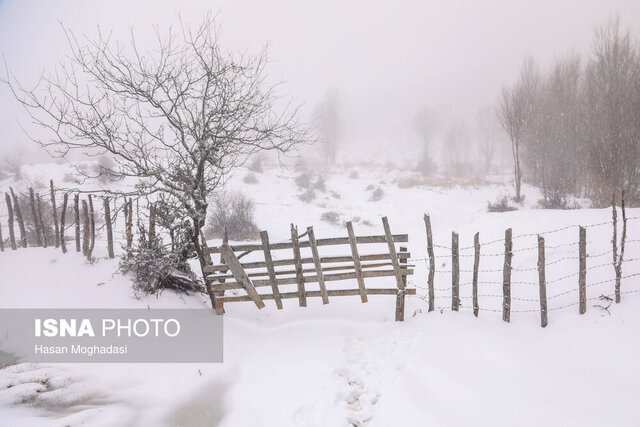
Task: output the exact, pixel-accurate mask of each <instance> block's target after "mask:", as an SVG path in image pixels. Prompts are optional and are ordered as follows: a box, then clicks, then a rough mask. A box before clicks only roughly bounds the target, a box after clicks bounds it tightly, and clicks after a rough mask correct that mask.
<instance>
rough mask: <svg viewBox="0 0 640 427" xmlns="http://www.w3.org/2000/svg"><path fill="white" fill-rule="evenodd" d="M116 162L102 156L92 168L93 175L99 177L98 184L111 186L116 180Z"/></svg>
mask: <svg viewBox="0 0 640 427" xmlns="http://www.w3.org/2000/svg"><path fill="white" fill-rule="evenodd" d="M114 167H115V162H114V161H113V159H112V158H111V157H108V156H100V158H99V159H98V161H97V162H96V163H95V164H94V165H93V166H92V167H91V169H92V174H93V175H94V176H97V179H98V182H99V183H101V184H109V183H111V182H114V181H115V180H116V178H115V175H114V173H113V168H114Z"/></svg>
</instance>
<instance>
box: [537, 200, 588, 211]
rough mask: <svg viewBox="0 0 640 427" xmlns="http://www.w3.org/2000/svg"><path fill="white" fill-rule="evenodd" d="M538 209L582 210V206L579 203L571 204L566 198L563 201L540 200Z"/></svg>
mask: <svg viewBox="0 0 640 427" xmlns="http://www.w3.org/2000/svg"><path fill="white" fill-rule="evenodd" d="M536 207H538V208H540V209H580V204H579V203H578V202H575V201H574V202H573V203H571V202H569V201H568V200H567V199H565V198H561V199H548V200H545V199H540V200H538V203H537V205H536Z"/></svg>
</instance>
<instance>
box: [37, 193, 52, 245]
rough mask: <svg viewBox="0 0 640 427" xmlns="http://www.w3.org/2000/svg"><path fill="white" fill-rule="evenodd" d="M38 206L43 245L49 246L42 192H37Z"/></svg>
mask: <svg viewBox="0 0 640 427" xmlns="http://www.w3.org/2000/svg"><path fill="white" fill-rule="evenodd" d="M36 207H37V209H38V222H39V223H40V232H41V233H42V247H43V248H46V247H49V239H48V238H47V230H46V229H45V227H44V221H43V220H42V200H41V199H40V194H38V193H36Z"/></svg>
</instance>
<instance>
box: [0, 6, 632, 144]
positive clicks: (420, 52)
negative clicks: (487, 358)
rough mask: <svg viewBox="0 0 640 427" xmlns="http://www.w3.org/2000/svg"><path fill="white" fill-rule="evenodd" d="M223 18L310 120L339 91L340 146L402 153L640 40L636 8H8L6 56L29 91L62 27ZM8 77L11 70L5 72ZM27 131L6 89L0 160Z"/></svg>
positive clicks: (231, 37)
mask: <svg viewBox="0 0 640 427" xmlns="http://www.w3.org/2000/svg"><path fill="white" fill-rule="evenodd" d="M208 10H211V11H212V12H214V13H217V15H218V18H217V21H218V24H219V25H220V27H221V30H222V41H223V42H224V45H225V47H226V48H228V49H229V50H230V51H236V52H237V51H248V52H255V51H257V50H259V49H260V48H261V47H262V46H263V45H265V44H267V43H268V46H269V50H268V51H269V57H270V60H271V64H270V65H269V67H268V73H269V76H270V78H271V79H272V80H273V81H279V80H284V81H285V84H284V85H283V86H282V87H281V91H284V92H286V93H288V94H291V95H293V96H294V97H295V98H296V99H297V101H299V102H300V103H303V104H305V105H306V107H307V111H311V109H312V108H313V106H314V105H315V104H316V103H317V102H319V101H320V100H321V99H322V97H323V96H324V94H325V92H326V91H327V90H328V89H330V88H337V89H339V90H340V92H341V93H342V98H343V100H344V119H345V121H346V122H347V123H346V125H345V128H346V129H345V135H344V138H345V139H347V140H349V142H353V143H361V144H369V143H379V142H383V141H384V142H395V143H404V142H406V141H410V140H412V139H413V138H415V137H414V135H412V132H411V129H410V126H409V124H410V122H411V119H412V118H413V116H414V115H415V113H416V112H417V111H418V110H419V109H420V108H421V107H422V106H425V105H427V106H431V107H434V108H437V109H440V110H442V111H444V112H445V115H446V116H448V117H450V118H459V117H462V118H468V119H472V118H473V115H474V113H475V111H476V110H477V109H478V108H480V107H482V106H485V105H488V104H492V103H494V102H495V100H496V99H497V95H498V92H499V90H500V88H501V86H503V85H504V84H511V83H512V82H513V81H514V80H515V78H516V75H517V73H518V71H519V67H520V65H521V63H522V61H523V60H524V58H526V57H527V56H533V57H534V58H536V59H537V60H538V61H539V62H541V63H542V65H543V66H544V65H545V64H546V63H549V62H550V61H551V60H553V59H554V58H555V57H557V56H559V55H561V54H563V53H565V52H567V51H568V50H570V49H574V50H575V51H577V52H580V53H584V52H587V51H588V50H589V49H590V45H591V38H592V34H593V29H594V27H596V26H598V25H602V24H604V23H605V22H606V21H607V20H608V19H610V18H611V17H614V16H615V15H616V14H618V15H619V16H620V18H621V20H622V22H623V24H624V25H625V26H626V27H628V28H631V29H632V30H633V31H634V32H635V34H636V35H637V34H638V30H637V29H638V28H640V26H639V25H638V24H640V1H638V0H607V1H602V0H537V1H530V0H527V1H513V0H482V1H479V0H478V1H474V0H467V1H462V0H438V1H393V2H390V1H388V2H379V1H365V0H359V1H355V0H342V1H338V0H336V1H334V0H328V1H309V0H271V1H257V0H227V1H197V0H189V1H179V2H178V1H175V2H172V1H166V0H163V1H160V0H149V1H121V0H117V1H86V0H85V1H82V0H75V1H71V0H59V1H47V2H44V1H38V0H0V53H2V54H3V55H4V56H5V58H6V61H7V63H8V65H9V67H10V68H11V70H12V71H13V72H14V73H15V74H16V75H17V76H18V77H19V78H20V79H21V81H22V82H24V83H26V84H27V85H29V84H33V83H35V81H36V79H37V76H38V75H39V73H40V72H42V71H43V70H44V69H46V68H51V67H52V66H53V65H55V63H56V61H57V60H59V59H60V58H61V57H62V56H63V55H64V54H65V52H66V44H65V43H66V42H65V39H64V35H63V34H62V32H61V30H60V26H59V23H58V21H62V22H63V23H64V24H65V25H66V26H69V27H71V28H72V29H73V30H74V31H75V32H76V33H87V34H88V35H93V34H95V31H96V26H97V25H100V26H101V28H103V29H104V30H111V29H113V30H114V31H115V33H116V34H120V35H122V36H124V37H126V36H127V34H126V33H127V31H128V30H129V29H130V28H131V27H133V28H134V29H135V31H136V32H137V33H138V34H140V36H141V38H142V39H143V38H144V34H145V33H146V34H148V33H149V32H150V29H151V27H150V26H151V24H158V25H160V27H166V26H168V25H169V24H171V23H175V22H176V20H177V13H178V12H179V13H180V14H181V16H182V18H183V20H185V21H197V20H199V19H200V18H201V16H202V15H203V13H205V12H206V11H208ZM2 73H3V74H4V70H3V71H2ZM18 121H20V122H21V123H23V125H24V126H25V127H28V126H29V123H28V120H27V119H26V118H25V116H24V113H23V112H22V111H21V110H20V108H19V107H18V105H17V103H16V102H15V101H14V100H13V99H12V96H11V94H10V92H9V91H8V89H7V88H6V87H4V86H2V87H0V155H1V154H2V152H6V151H7V149H8V148H10V147H12V146H14V145H15V144H21V143H22V144H24V143H27V138H26V136H25V135H24V133H23V132H22V130H21V129H20V126H19V124H18Z"/></svg>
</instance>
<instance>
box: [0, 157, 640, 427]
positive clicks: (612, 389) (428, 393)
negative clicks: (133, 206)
mask: <svg viewBox="0 0 640 427" xmlns="http://www.w3.org/2000/svg"><path fill="white" fill-rule="evenodd" d="M35 171H37V172H38V173H40V174H41V175H42V178H44V179H48V178H49V177H52V178H53V179H54V180H56V182H58V181H61V180H62V177H63V176H64V174H65V173H66V172H65V169H64V167H63V166H61V165H58V166H53V165H50V166H41V167H38V168H37V169H35ZM353 171H357V177H356V174H352V172H353ZM29 173H34V170H30V171H29ZM56 174H57V175H56ZM255 175H256V178H257V180H258V183H257V184H244V183H243V180H242V178H243V176H244V173H240V174H239V175H238V176H236V177H234V178H233V179H231V180H230V182H229V183H228V184H227V187H228V188H229V189H235V190H241V191H242V192H244V193H245V194H247V195H248V196H249V197H251V198H252V199H254V200H255V202H256V221H257V223H258V225H259V226H260V228H261V229H266V230H268V231H269V234H270V237H271V240H272V241H282V240H286V239H287V238H288V236H289V223H294V224H297V225H298V226H299V227H301V228H304V227H306V226H309V225H313V226H314V228H315V233H316V236H318V237H334V236H342V235H345V234H346V231H345V230H344V227H343V226H342V224H341V223H342V221H346V220H354V226H355V228H356V233H358V234H379V233H381V230H382V226H381V223H380V217H381V216H384V215H386V216H388V217H389V221H390V224H391V229H392V231H393V232H394V233H408V234H409V239H410V242H409V245H408V246H409V250H410V252H411V254H412V258H413V259H415V260H414V261H413V262H412V263H413V264H415V265H416V268H415V270H416V274H415V275H414V276H413V277H412V278H411V285H412V286H415V287H417V288H418V293H419V296H418V297H413V298H409V299H408V300H407V309H406V321H405V322H404V323H396V322H394V320H393V314H394V299H393V297H385V296H380V297H372V298H370V301H369V303H367V304H361V303H360V302H359V299H358V298H357V297H354V298H346V297H345V298H334V299H332V300H331V303H330V304H329V305H326V306H323V305H322V303H321V301H320V300H319V299H311V300H310V301H309V307H308V308H299V307H298V306H297V301H295V300H286V301H284V305H285V307H284V309H283V310H280V311H278V310H276V308H275V304H273V303H272V304H267V307H265V309H263V310H260V311H258V310H257V309H256V308H255V306H254V305H252V304H241V303H237V304H227V306H226V311H227V313H226V315H225V326H224V327H225V362H224V363H223V364H208V365H207V364H184V365H183V364H148V365H145V364H123V365H116V364H112V365H92V364H79V365H70V364H60V365H32V364H18V365H14V366H10V367H7V368H5V369H2V370H0V404H1V405H2V410H0V425H11V426H16V425H18V426H19V425H24V426H38V425H91V426H100V425H103V426H112V425H123V426H126V425H131V426H134V425H135V426H138V425H142V426H145V425H148V426H157V425H184V426H187V425H222V426H248V425H264V426H342V425H345V426H349V425H355V426H360V425H367V426H391V425H406V426H422V425H466V424H480V425H505V426H507V425H531V426H538V425H563V426H566V425H593V426H599V425H634V424H636V423H637V419H638V415H640V410H639V409H638V407H637V404H636V402H637V401H638V398H639V397H640V389H639V388H638V387H637V385H638V384H639V383H640V370H638V369H636V368H635V365H636V363H637V360H639V359H640V345H639V344H638V340H637V335H638V331H639V330H640V316H639V315H638V309H639V308H640V298H638V296H637V295H639V294H625V295H623V302H622V304H619V305H615V304H614V305H613V306H612V307H611V308H610V311H611V314H610V315H609V314H607V313H606V312H604V311H602V310H601V309H598V308H595V307H593V305H594V304H599V301H597V300H596V301H590V303H589V307H588V310H587V313H586V314H585V315H583V316H580V315H578V313H577V306H575V305H572V306H569V307H566V308H562V309H557V310H555V309H554V308H558V307H563V306H565V305H568V304H574V303H575V302H576V301H577V277H575V276H570V277H568V278H566V279H563V280H557V281H555V282H554V281H553V280H554V279H557V278H561V277H563V276H566V275H570V274H573V273H574V272H576V271H577V260H575V259H573V258H572V257H574V256H576V255H577V253H576V251H577V247H576V246H575V245H565V244H569V243H575V242H576V241H577V237H578V234H577V233H578V231H577V228H576V227H570V228H566V229H564V230H561V231H558V232H555V233H551V234H548V235H545V237H546V243H547V245H548V247H549V249H548V250H547V262H548V263H549V264H550V265H549V266H548V268H547V278H548V279H549V281H550V283H549V286H548V291H547V292H548V294H549V295H550V296H553V295H557V294H561V295H559V296H557V297H555V298H553V299H550V300H549V307H550V309H552V310H551V311H550V312H549V327H547V328H545V329H542V328H540V327H539V316H540V315H539V312H537V311H535V309H537V308H538V303H537V293H538V288H537V287H536V286H532V285H527V284H526V283H527V282H536V281H537V272H536V271H534V270H531V268H535V266H536V259H537V258H536V257H537V255H536V251H535V250H522V251H519V252H516V256H515V257H514V267H515V268H516V270H517V271H514V273H513V275H514V279H513V280H514V282H522V283H523V284H521V285H519V284H517V283H514V287H513V291H512V292H513V296H514V301H513V309H514V313H513V314H512V318H511V323H510V324H506V323H504V322H502V321H501V315H500V313H497V312H493V311H488V310H487V309H499V308H500V304H501V299H500V293H501V287H500V286H499V285H496V284H492V283H486V284H483V283H482V282H499V281H500V280H501V273H499V271H487V272H482V273H481V277H480V280H481V285H480V294H481V295H484V296H482V297H481V298H480V307H481V310H480V316H479V318H477V319H476V318H474V317H473V315H472V313H471V312H470V311H469V308H470V300H469V296H470V295H471V289H470V286H464V285H463V286H461V296H462V308H463V310H462V311H461V312H458V313H453V312H450V311H449V310H447V309H442V310H440V309H438V310H436V311H435V312H433V313H427V304H426V302H425V301H424V300H423V299H421V298H420V296H424V294H425V292H426V291H425V290H424V286H425V284H426V277H427V272H428V270H427V266H426V262H425V261H424V260H423V258H425V257H426V236H425V230H424V223H423V214H424V213H429V214H430V215H431V221H432V224H433V228H434V236H435V241H436V243H437V244H439V245H442V246H449V245H450V239H451V231H452V230H456V231H457V232H458V233H459V234H460V240H461V246H462V247H466V246H469V245H471V244H472V243H473V234H474V233H475V232H477V231H479V232H480V239H481V242H490V241H494V240H497V241H496V243H493V244H491V245H487V246H483V253H485V254H491V253H500V252H501V251H502V250H503V244H502V242H501V241H500V239H502V238H503V236H504V229H505V228H507V227H512V228H513V233H514V235H516V236H520V235H527V236H523V237H518V238H516V239H515V240H514V249H515V250H519V249H528V248H530V247H534V246H535V245H536V237H535V234H536V233H538V232H542V231H546V230H554V229H559V228H563V227H567V226H570V225H574V224H583V225H588V224H596V223H601V222H606V221H608V220H609V219H610V215H611V213H610V210H607V209H603V210H596V209H581V210H571V211H551V210H538V209H531V205H533V204H534V203H535V201H536V199H538V198H539V195H538V194H537V191H536V190H535V189H533V188H530V187H525V194H526V196H527V206H525V207H523V208H522V209H521V210H520V211H516V212H507V213H492V214H489V213H487V212H486V204H487V202H488V201H494V200H495V199H496V198H497V197H498V196H499V195H500V194H504V193H508V192H509V191H510V189H509V187H508V185H505V184H503V183H501V182H502V181H501V178H500V177H496V179H495V181H496V183H493V184H489V183H488V184H486V185H483V186H477V187H470V186H467V187H463V186H452V185H447V186H444V185H441V186H433V185H428V184H429V183H428V181H427V182H423V183H421V182H420V179H418V178H417V177H416V176H414V175H411V174H406V173H402V172H398V171H395V172H394V171H388V170H384V169H377V168H376V167H365V166H352V167H344V168H343V170H342V172H340V173H335V174H331V175H326V176H325V178H326V191H319V190H317V191H316V197H315V199H314V200H312V201H311V202H308V203H305V202H302V201H301V200H300V199H299V198H298V196H299V195H300V194H302V193H303V192H304V191H306V190H304V189H300V188H298V186H297V185H296V184H295V182H294V178H295V177H296V176H297V175H299V172H294V171H283V170H280V169H270V170H268V171H266V172H265V173H256V174H255ZM3 185H4V187H6V185H7V184H6V183H3ZM369 186H372V187H369ZM367 188H370V189H369V190H367ZM377 188H380V189H382V190H383V192H384V196H383V198H382V199H381V200H379V201H370V200H369V199H370V198H371V194H372V192H373V191H375V189H377ZM325 212H335V213H336V214H337V215H338V217H339V218H340V219H339V221H338V224H330V223H328V222H326V221H322V220H321V216H322V214H323V213H325ZM628 215H629V216H630V217H633V216H636V215H640V210H638V209H629V210H628ZM121 234H122V230H118V229H116V235H117V236H121ZM529 234H531V235H529ZM639 238H640V222H634V221H630V223H629V239H630V240H636V239H639ZM587 240H588V252H589V253H590V254H592V255H599V254H601V253H604V252H606V251H608V250H609V249H610V240H611V225H610V224H608V225H602V226H597V227H592V228H589V229H588V231H587ZM210 243H211V244H216V243H217V241H211V242H210ZM553 246H559V247H557V248H552V247H553ZM639 248H640V246H638V243H630V244H629V245H628V247H627V257H628V258H637V257H638V255H639V254H640V250H639ZM468 253H470V252H468V251H467V252H465V251H462V254H463V255H465V254H468ZM105 254H106V250H105V249H104V244H103V242H102V241H98V242H97V244H96V256H97V257H98V262H97V263H94V264H88V263H87V262H86V261H85V260H84V259H83V258H82V257H81V256H80V255H78V254H76V253H75V252H70V253H68V254H66V255H62V254H61V253H60V252H58V251H55V250H54V249H39V248H29V249H28V250H19V251H16V252H11V251H5V252H4V253H2V254H0V271H1V272H2V274H1V275H0V307H147V306H149V307H151V308H154V307H202V308H206V307H207V306H208V302H207V300H206V298H205V297H203V296H193V297H186V298H181V297H178V296H176V295H174V294H172V293H169V292H165V293H163V294H162V295H160V296H159V297H155V296H149V297H145V298H142V299H140V300H136V299H134V298H132V292H131V288H130V283H129V282H128V280H127V278H125V277H122V276H119V275H117V274H116V275H114V274H113V272H114V271H115V269H116V266H117V261H113V260H108V259H106V258H104V255H105ZM436 255H437V256H438V257H439V258H438V259H437V261H438V262H437V265H436V267H437V270H440V271H442V270H445V271H443V272H439V273H437V275H436V279H437V281H436V288H438V289H441V290H438V291H437V296H438V299H437V300H436V305H437V306H441V307H448V306H449V305H450V291H449V290H448V286H449V284H450V273H447V272H446V270H447V269H450V259H449V253H448V252H447V250H446V249H444V248H441V247H437V248H436ZM562 258H567V259H566V260H561V259H562ZM472 260H473V258H472V257H464V256H463V257H462V258H461V263H462V265H461V268H462V269H463V270H467V269H469V268H470V265H471V264H470V263H471V262H472ZM554 260H561V261H559V262H557V263H554V264H551V262H552V261H554ZM482 262H483V264H482V265H481V269H483V270H500V269H501V267H502V258H501V257H500V256H493V257H491V256H490V257H486V258H483V259H482ZM608 262H610V255H605V256H602V257H594V258H593V259H591V258H590V259H589V260H588V266H589V267H590V270H589V272H588V283H590V284H592V283H596V282H599V281H606V280H610V279H611V278H612V277H613V269H612V267H611V266H610V265H608V266H604V267H598V266H599V265H600V264H604V263H608ZM592 267H596V268H592ZM634 269H635V270H634ZM638 271H640V269H639V268H638V267H636V266H635V263H633V262H631V263H629V264H628V265H625V267H624V272H623V274H625V275H626V274H633V273H635V272H638ZM461 276H462V277H461V282H462V283H466V282H469V281H470V274H469V273H467V272H465V271H463V272H462V274H461ZM633 289H640V284H638V281H637V280H635V279H634V278H630V279H627V280H624V281H623V290H633ZM565 291H567V292H566V293H564V294H562V293H563V292H565ZM612 291H613V284H612V283H610V282H607V283H603V284H601V285H594V286H592V287H589V288H588V297H590V298H591V297H597V296H599V295H600V294H610V293H612ZM492 295H497V297H495V296H492ZM516 298H518V299H516ZM529 300H531V301H529ZM530 309H532V310H534V311H532V312H528V311H527V310H530ZM521 311H522V312H521Z"/></svg>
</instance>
